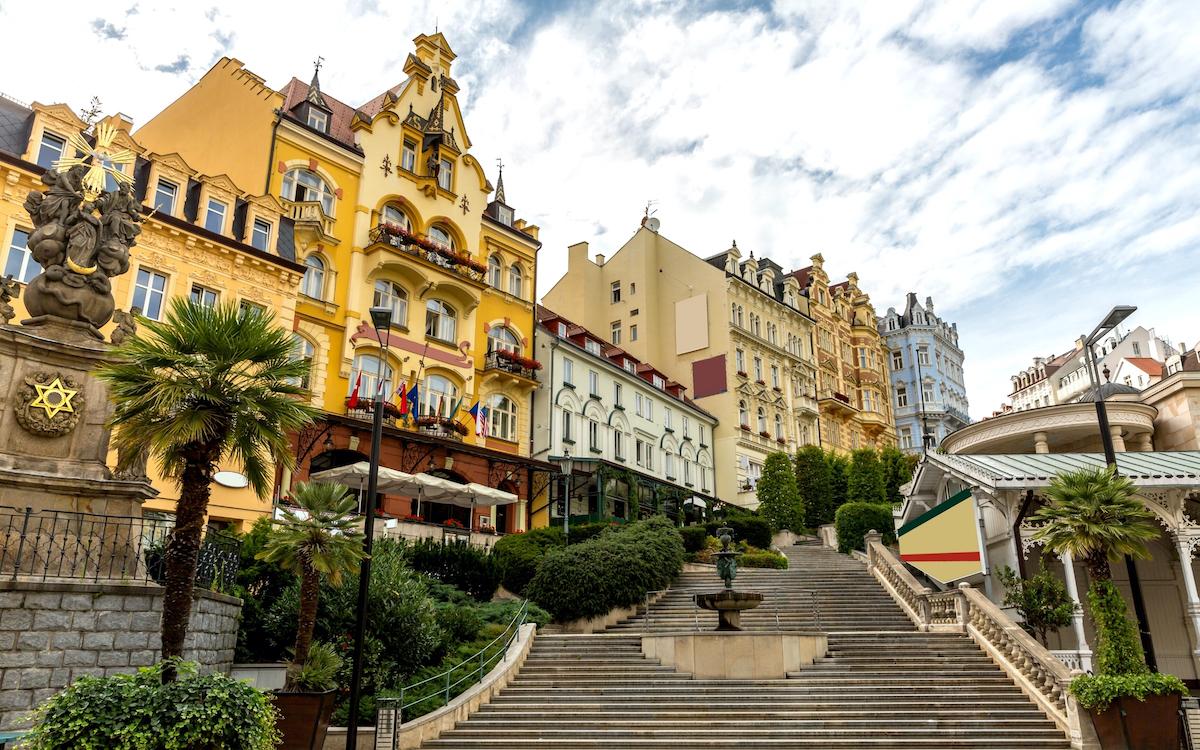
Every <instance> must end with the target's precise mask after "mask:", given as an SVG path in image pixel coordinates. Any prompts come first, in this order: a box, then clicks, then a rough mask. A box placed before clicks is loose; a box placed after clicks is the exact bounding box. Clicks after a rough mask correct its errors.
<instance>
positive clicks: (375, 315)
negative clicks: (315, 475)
mask: <svg viewBox="0 0 1200 750" xmlns="http://www.w3.org/2000/svg"><path fill="white" fill-rule="evenodd" d="M371 325H372V326H374V328H375V335H376V339H377V340H378V341H379V347H380V350H381V351H380V353H379V365H378V367H377V368H376V370H375V395H374V396H373V397H372V400H371V463H370V468H369V469H368V472H367V500H366V502H365V503H364V506H365V507H364V508H363V512H364V513H365V514H366V518H365V519H364V521H363V535H364V536H363V552H364V553H365V554H364V556H363V559H362V562H360V563H359V568H358V605H357V606H356V607H355V611H354V667H353V670H352V672H351V677H350V715H349V717H348V719H347V724H346V750H357V748H358V704H359V700H360V698H361V697H362V684H361V683H362V667H363V636H364V633H365V630H366V624H367V591H368V588H369V586H370V583H371V547H372V542H373V538H374V536H375V499H376V498H375V496H376V494H377V493H378V491H379V454H380V451H381V449H382V446H383V411H384V407H385V404H386V400H385V399H386V397H387V394H385V393H384V391H385V389H384V387H383V381H384V378H383V372H384V369H383V368H384V367H385V366H386V365H385V362H386V361H387V351H388V329H389V328H390V327H391V325H392V309H391V308H390V307H372V308H371Z"/></svg>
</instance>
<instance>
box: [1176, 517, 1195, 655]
mask: <svg viewBox="0 0 1200 750" xmlns="http://www.w3.org/2000/svg"><path fill="white" fill-rule="evenodd" d="M1193 541H1194V540H1192V539H1188V538H1187V537H1182V536H1176V537H1175V547H1176V549H1177V550H1178V551H1179V567H1180V568H1182V569H1183V586H1184V589H1186V591H1187V612H1188V619H1190V620H1191V621H1192V634H1193V636H1194V637H1195V641H1194V643H1196V648H1195V649H1194V650H1193V652H1192V654H1193V658H1195V657H1197V656H1200V596H1198V595H1197V593H1196V574H1195V573H1193V572H1192V542H1193Z"/></svg>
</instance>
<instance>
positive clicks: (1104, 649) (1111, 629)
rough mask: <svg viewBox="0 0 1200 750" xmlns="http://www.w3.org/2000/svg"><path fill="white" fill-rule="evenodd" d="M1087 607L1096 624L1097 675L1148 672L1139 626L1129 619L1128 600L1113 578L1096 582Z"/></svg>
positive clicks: (1091, 588) (1088, 593) (1093, 584)
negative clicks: (1126, 604) (1115, 584)
mask: <svg viewBox="0 0 1200 750" xmlns="http://www.w3.org/2000/svg"><path fill="white" fill-rule="evenodd" d="M1087 600H1088V609H1090V610H1091V611H1092V622H1094V623H1095V624H1096V634H1097V639H1096V640H1097V643H1096V652H1095V653H1096V674H1101V675H1136V674H1149V673H1150V667H1148V666H1146V655H1145V653H1144V652H1143V651H1142V641H1141V638H1139V637H1138V632H1137V626H1136V625H1134V624H1133V622H1132V621H1131V620H1130V619H1129V616H1128V614H1127V610H1126V609H1125V600H1124V599H1122V598H1121V593H1120V592H1119V591H1117V587H1116V586H1114V585H1113V582H1112V581H1094V582H1093V583H1092V585H1091V586H1090V587H1088V592H1087Z"/></svg>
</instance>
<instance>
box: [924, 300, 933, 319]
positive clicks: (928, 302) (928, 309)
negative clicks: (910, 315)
mask: <svg viewBox="0 0 1200 750" xmlns="http://www.w3.org/2000/svg"><path fill="white" fill-rule="evenodd" d="M925 312H927V313H929V314H930V315H933V297H926V298H925Z"/></svg>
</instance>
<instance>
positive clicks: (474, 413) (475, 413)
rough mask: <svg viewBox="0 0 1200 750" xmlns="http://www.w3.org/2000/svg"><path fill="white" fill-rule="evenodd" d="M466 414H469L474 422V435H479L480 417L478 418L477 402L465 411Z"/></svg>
mask: <svg viewBox="0 0 1200 750" xmlns="http://www.w3.org/2000/svg"><path fill="white" fill-rule="evenodd" d="M467 414H469V415H470V416H471V419H472V420H474V421H475V434H476V435H478V434H479V419H480V417H479V402H478V401H476V402H475V403H473V404H471V408H470V409H467Z"/></svg>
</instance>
